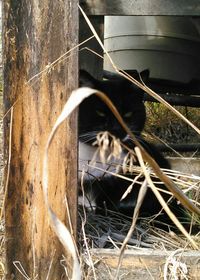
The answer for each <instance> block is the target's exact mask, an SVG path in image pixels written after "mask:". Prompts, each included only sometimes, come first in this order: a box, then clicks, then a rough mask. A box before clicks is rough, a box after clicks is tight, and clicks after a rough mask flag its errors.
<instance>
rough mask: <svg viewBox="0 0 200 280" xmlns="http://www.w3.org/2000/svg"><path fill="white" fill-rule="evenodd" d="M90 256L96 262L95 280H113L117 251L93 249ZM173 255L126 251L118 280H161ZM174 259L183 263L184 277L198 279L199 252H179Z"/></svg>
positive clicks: (155, 251) (151, 251) (199, 273)
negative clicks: (185, 268) (184, 267)
mask: <svg viewBox="0 0 200 280" xmlns="http://www.w3.org/2000/svg"><path fill="white" fill-rule="evenodd" d="M91 254H92V257H93V260H94V261H96V266H95V267H96V274H97V275H96V276H97V278H96V279H102V280H104V279H105V280H109V279H113V278H112V277H114V275H115V273H116V268H117V265H118V258H119V250H118V251H117V250H114V249H101V250H98V249H94V250H92V252H91ZM173 254H174V252H170V251H168V252H165V251H157V250H149V249H148V250H142V249H138V250H126V251H125V254H124V258H123V262H122V266H121V268H120V273H119V278H118V279H124V280H125V279H126V280H129V279H130V280H136V279H143V280H149V279H155V280H160V279H163V274H164V265H165V263H166V261H167V258H168V257H169V256H170V255H171V256H172V255H173ZM174 259H176V260H177V261H178V262H181V263H183V264H184V265H185V266H186V267H187V269H188V273H187V274H186V276H187V277H188V278H189V279H193V280H197V279H198V280H199V279H200V252H198V251H188V252H179V253H177V254H175V258H174ZM170 264H171V263H170ZM168 273H169V272H168ZM169 275H170V274H168V277H169ZM169 278H170V277H169ZM170 279H172V278H170ZM173 279H174V278H173ZM177 279H179V278H177ZM180 279H181V278H180Z"/></svg>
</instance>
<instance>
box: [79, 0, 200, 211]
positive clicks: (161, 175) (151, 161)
mask: <svg viewBox="0 0 200 280" xmlns="http://www.w3.org/2000/svg"><path fill="white" fill-rule="evenodd" d="M79 9H80V11H81V13H82V15H83V16H84V18H85V20H86V22H87V23H88V26H89V27H90V29H91V31H92V33H93V34H94V36H95V38H96V39H97V41H98V42H99V44H100V46H101V47H102V49H103V50H104V52H105V54H106V55H107V57H108V58H109V60H110V63H111V64H112V66H113V68H114V70H115V71H116V72H117V73H118V74H120V75H121V76H123V77H125V78H126V79H128V80H130V81H131V82H133V83H134V84H136V85H137V86H138V87H140V88H141V89H142V90H144V91H146V92H147V93H149V94H150V95H152V96H154V97H155V98H156V99H158V98H159V101H160V102H162V103H164V104H165V105H166V106H167V107H168V108H169V109H170V110H172V111H173V112H174V113H175V114H176V115H177V116H178V117H179V118H181V119H183V120H184V121H185V122H186V123H187V124H188V125H190V126H191V127H192V128H193V129H195V130H196V131H197V132H198V133H199V134H200V130H199V129H198V128H197V127H196V126H194V125H193V124H192V123H191V122H189V121H188V120H187V119H186V118H185V117H184V116H183V115H182V114H181V113H179V112H178V111H177V110H175V109H174V108H173V107H172V106H171V105H170V104H169V103H167V102H166V101H164V100H163V99H162V98H161V97H159V96H158V95H157V94H156V93H154V92H153V91H152V90H151V89H149V88H148V87H146V86H145V85H144V84H142V83H140V82H138V81H137V80H135V79H134V78H132V77H131V76H130V75H128V74H127V73H125V72H124V71H123V70H120V69H119V68H117V66H116V65H115V64H114V62H113V60H112V58H111V57H110V56H109V54H108V52H107V50H106V49H105V47H104V45H103V43H102V42H101V40H100V38H99V36H98V34H97V33H96V31H95V29H94V27H93V25H92V24H91V22H90V20H89V19H88V17H87V15H86V14H85V13H84V11H83V10H82V8H81V7H80V6H79ZM99 97H101V96H100V95H99ZM105 101H106V100H104V102H105ZM105 103H106V104H107V105H108V103H107V102H105ZM110 109H111V107H110ZM112 112H113V113H114V115H115V117H116V118H117V119H118V121H119V123H120V124H121V125H122V127H123V128H124V130H125V131H126V132H127V133H128V134H129V135H130V136H131V138H132V140H133V141H134V143H135V144H136V146H138V147H139V148H140V149H141V152H142V155H143V158H144V159H145V161H147V162H148V163H149V164H150V166H151V167H152V168H153V170H154V172H155V173H156V175H157V176H158V177H159V179H160V180H161V181H163V182H164V183H165V185H166V187H167V188H168V189H169V190H170V191H171V192H172V193H173V194H174V196H175V197H176V198H177V199H178V200H179V201H180V202H181V203H182V204H183V205H184V206H185V207H186V208H187V209H188V210H189V211H191V212H194V213H196V214H198V215H200V209H199V208H198V207H196V205H194V204H193V203H192V202H191V201H190V200H189V199H188V198H187V196H185V195H184V194H183V193H182V192H181V191H180V190H179V188H177V186H176V185H175V184H174V183H173V182H172V181H171V180H170V179H169V178H168V177H167V176H165V175H164V173H163V172H162V171H161V170H160V168H159V166H158V164H157V163H156V162H155V161H154V159H153V158H152V157H151V156H150V155H149V154H148V153H147V152H146V151H145V150H144V148H143V147H142V146H141V145H140V143H139V142H138V141H137V139H136V138H135V137H134V135H133V133H132V132H131V131H130V129H128V128H127V126H126V125H125V124H124V122H123V119H122V118H121V117H120V116H119V114H118V113H116V109H115V110H113V109H112Z"/></svg>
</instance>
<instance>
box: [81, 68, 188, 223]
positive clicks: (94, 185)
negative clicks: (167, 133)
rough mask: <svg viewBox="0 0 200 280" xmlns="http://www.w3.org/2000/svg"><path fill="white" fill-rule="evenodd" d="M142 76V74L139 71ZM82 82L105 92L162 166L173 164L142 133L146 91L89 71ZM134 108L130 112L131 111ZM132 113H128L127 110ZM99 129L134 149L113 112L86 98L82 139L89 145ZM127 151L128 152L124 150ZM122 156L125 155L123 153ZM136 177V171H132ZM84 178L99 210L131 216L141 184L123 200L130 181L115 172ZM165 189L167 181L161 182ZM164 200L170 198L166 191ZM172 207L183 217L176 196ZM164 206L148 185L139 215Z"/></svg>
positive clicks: (83, 84)
mask: <svg viewBox="0 0 200 280" xmlns="http://www.w3.org/2000/svg"><path fill="white" fill-rule="evenodd" d="M148 74H149V73H148V71H143V72H142V73H141V74H140V75H141V77H142V79H143V80H144V81H146V79H147V78H148ZM135 78H136V79H139V75H136V77H135ZM80 86H87V87H90V88H94V89H97V90H100V91H102V92H104V93H105V94H106V95H107V96H108V97H109V98H110V99H111V101H112V102H113V103H114V105H115V106H116V107H117V109H118V111H119V113H120V114H121V116H122V117H123V118H124V120H125V121H126V123H127V125H128V126H129V128H130V129H131V130H132V131H133V133H134V134H135V136H136V137H137V139H138V140H139V141H140V143H141V144H142V146H143V147H144V148H145V149H146V150H147V151H148V153H149V154H150V155H151V156H152V157H153V158H154V159H155V161H156V162H157V163H158V164H159V166H160V167H162V168H168V169H169V168H170V164H169V162H168V161H167V160H166V159H165V158H164V157H163V156H162V154H160V153H159V151H158V150H157V149H156V148H155V147H154V146H153V145H152V144H150V143H148V142H146V141H145V140H144V139H143V138H142V137H141V131H142V130H143V128H144V125H145V120H146V113H145V106H144V103H143V92H142V91H141V90H140V89H139V88H137V87H136V86H135V85H134V84H132V83H131V82H129V81H127V80H125V79H124V78H119V79H113V80H106V81H99V80H96V79H94V78H93V77H92V76H91V75H90V74H88V73H87V72H86V71H81V72H80ZM130 112H131V113H130ZM127 113H129V114H127ZM100 131H109V132H110V133H112V134H113V135H115V136H116V137H118V138H120V140H121V141H122V142H123V143H124V144H126V145H128V146H129V147H130V148H131V149H134V144H133V143H132V141H131V140H130V139H129V137H128V136H127V135H126V133H125V132H124V131H123V129H122V128H121V126H120V125H119V123H118V122H117V120H116V119H115V117H114V116H113V114H112V112H111V111H110V110H109V109H108V108H107V106H106V105H105V104H104V103H103V102H102V101H101V100H100V99H99V98H98V97H96V96H92V97H90V98H87V99H86V100H85V101H84V102H83V103H82V104H81V106H80V110H79V141H82V142H86V143H88V144H89V145H91V143H93V142H94V141H95V136H96V134H97V133H98V132H100ZM124 155H125V152H124ZM122 156H123V155H122ZM130 176H132V177H133V175H130ZM91 178H92V177H89V179H88V180H87V179H85V182H84V183H85V184H86V185H91V189H92V192H93V196H94V197H95V202H96V205H97V212H100V213H103V214H105V211H107V210H114V211H119V212H121V213H123V214H126V215H128V216H132V214H133V210H134V207H135V204H136V200H137V195H138V191H139V186H138V185H137V184H136V185H135V186H134V187H133V189H132V191H131V193H129V195H128V196H127V197H126V198H125V199H124V200H122V201H121V197H122V195H123V193H124V192H125V191H126V189H127V188H128V186H129V185H130V182H127V181H125V180H122V179H119V178H117V177H115V176H111V175H108V174H106V175H104V176H102V178H95V179H91ZM159 186H160V187H163V188H164V189H165V186H164V185H162V184H161V185H159ZM164 198H165V200H166V201H167V200H168V199H169V196H168V195H166V194H165V195H164ZM171 208H173V209H175V211H174V213H175V214H176V215H177V216H178V217H180V216H181V217H182V218H183V216H184V215H183V211H182V210H183V209H182V207H181V206H178V205H177V202H176V201H175V200H174V201H173V202H172V203H171ZM160 210H161V206H160V203H159V202H158V201H157V199H156V197H155V196H154V194H153V193H152V192H151V190H150V189H148V191H147V194H146V196H145V199H144V202H143V204H142V206H141V209H140V216H152V215H154V214H157V213H158V212H159V211H160ZM159 220H162V221H165V222H167V223H169V222H170V221H169V219H168V218H167V216H166V214H163V215H161V216H160V218H159Z"/></svg>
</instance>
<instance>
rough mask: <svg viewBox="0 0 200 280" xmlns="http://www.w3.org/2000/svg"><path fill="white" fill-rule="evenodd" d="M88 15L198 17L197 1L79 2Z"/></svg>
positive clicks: (198, 6) (199, 10)
mask: <svg viewBox="0 0 200 280" xmlns="http://www.w3.org/2000/svg"><path fill="white" fill-rule="evenodd" d="M80 4H81V6H82V7H83V9H84V11H85V12H86V13H87V14H88V15H118V16H119V15H124V16H125V15H129V16H130V15H134V16H141V15H143V16H145V15H149V16H151V15H154V16H155V15H167V16H174V15H177V16H199V15H200V2H199V0H190V1H188V0H176V1H174V0H151V1H149V0H139V1H135V0H95V1H94V0H81V1H80Z"/></svg>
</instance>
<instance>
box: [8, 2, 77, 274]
mask: <svg viewBox="0 0 200 280" xmlns="http://www.w3.org/2000/svg"><path fill="white" fill-rule="evenodd" d="M77 3H78V0H73V1H72V0H69V1H51V0H43V1H39V2H38V1H33V0H25V1H23V0H18V1H11V0H5V1H4V106H5V112H7V111H8V110H9V109H10V108H11V107H12V105H14V106H13V108H14V111H13V126H12V131H11V135H12V142H11V162H10V167H9V168H8V170H10V174H9V180H8V185H7V199H6V207H5V219H6V257H7V275H6V277H7V279H9V280H10V279H25V278H24V276H23V275H22V274H21V273H20V272H19V271H18V270H17V269H16V267H15V265H17V263H16V262H19V263H20V265H21V267H23V269H24V271H25V272H26V274H27V275H28V277H30V279H61V277H62V276H63V275H64V274H65V273H64V269H63V267H62V266H61V264H60V260H61V258H62V254H63V253H65V252H63V249H62V246H61V244H60V242H59V241H58V239H57V237H56V236H55V234H54V232H53V231H52V229H51V228H50V225H49V220H48V217H47V213H46V211H45V209H44V199H43V192H42V185H41V175H42V160H43V153H44V146H45V144H46V141H47V138H48V135H49V132H50V131H51V128H52V126H53V124H54V122H55V120H56V118H57V117H58V115H59V113H60V112H61V110H62V108H63V105H64V104H65V102H66V100H67V98H68V97H69V95H70V93H71V91H72V90H73V89H74V88H75V87H77V85H78V61H77V53H76V52H74V53H73V54H74V55H72V56H70V57H69V58H68V59H66V60H64V61H62V62H60V63H58V64H56V65H55V66H54V67H53V68H49V71H45V72H44V73H43V74H41V75H37V74H38V73H40V72H41V71H43V70H44V69H45V67H46V66H47V65H49V64H50V63H52V62H53V61H54V60H56V59H57V58H59V57H60V56H61V55H62V54H64V53H65V52H66V51H68V50H69V49H71V48H72V47H74V46H75V45H76V44H77V43H78V7H77ZM35 75H37V76H35ZM34 76H35V78H33V79H32V80H31V81H29V80H30V79H31V78H32V77H34ZM9 127H10V114H7V116H6V118H5V120H4V131H5V156H6V158H8V145H9V140H8V139H9ZM76 151H77V116H76V113H74V114H72V116H71V118H70V119H69V120H68V121H67V122H65V123H64V124H63V125H62V128H61V129H60V130H59V131H58V134H57V135H56V138H55V140H54V142H53V144H52V147H51V151H50V162H49V165H50V167H49V181H50V186H49V197H50V202H51V207H52V208H53V209H54V211H55V212H56V215H57V216H58V217H59V218H60V219H61V220H62V221H64V222H65V223H66V222H67V214H66V213H67V211H66V201H65V198H66V197H67V201H68V205H69V210H70V216H71V220H72V224H73V229H74V233H76V214H77V209H76V205H77V203H76V202H77V189H76V188H77V153H76ZM5 175H7V174H5ZM5 177H6V176H5ZM65 255H66V254H65ZM14 264H15V265H14ZM18 267H19V265H18ZM68 268H69V267H68ZM36 276H37V277H36ZM62 279H65V278H64V277H63V278H62Z"/></svg>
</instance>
